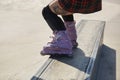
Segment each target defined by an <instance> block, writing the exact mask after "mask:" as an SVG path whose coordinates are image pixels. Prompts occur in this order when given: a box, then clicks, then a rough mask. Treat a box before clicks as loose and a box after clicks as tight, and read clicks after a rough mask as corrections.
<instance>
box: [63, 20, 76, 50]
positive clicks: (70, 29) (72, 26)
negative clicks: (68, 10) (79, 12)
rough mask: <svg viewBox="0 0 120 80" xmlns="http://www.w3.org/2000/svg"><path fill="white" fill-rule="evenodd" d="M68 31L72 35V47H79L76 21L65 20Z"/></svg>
mask: <svg viewBox="0 0 120 80" xmlns="http://www.w3.org/2000/svg"><path fill="white" fill-rule="evenodd" d="M64 24H65V27H66V30H67V33H68V35H69V37H70V40H71V43H72V46H73V47H72V48H77V46H78V43H77V41H76V40H77V33H76V29H75V21H71V22H64Z"/></svg>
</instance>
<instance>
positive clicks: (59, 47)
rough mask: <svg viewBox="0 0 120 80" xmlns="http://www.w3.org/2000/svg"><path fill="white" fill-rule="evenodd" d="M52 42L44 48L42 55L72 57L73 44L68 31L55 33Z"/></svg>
mask: <svg viewBox="0 0 120 80" xmlns="http://www.w3.org/2000/svg"><path fill="white" fill-rule="evenodd" d="M53 35H54V37H53V40H52V41H51V42H48V43H47V45H46V46H44V47H43V50H42V51H41V55H55V54H59V55H62V54H65V55H68V56H72V43H71V41H70V38H69V36H68V34H67V32H66V31H55V32H54V33H53Z"/></svg>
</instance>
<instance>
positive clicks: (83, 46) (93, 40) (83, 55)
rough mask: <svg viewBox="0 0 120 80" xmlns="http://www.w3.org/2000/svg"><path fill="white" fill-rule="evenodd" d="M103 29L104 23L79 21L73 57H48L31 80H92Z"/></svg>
mask: <svg viewBox="0 0 120 80" xmlns="http://www.w3.org/2000/svg"><path fill="white" fill-rule="evenodd" d="M104 27H105V22H104V21H98V20H82V21H80V22H79V23H78V24H77V25H76V29H77V35H78V39H77V41H78V43H79V46H78V48H77V49H74V50H73V54H74V57H73V58H67V57H60V56H50V58H49V59H48V60H47V61H46V63H45V64H44V65H43V67H42V68H40V70H38V72H37V73H36V74H35V75H34V76H33V77H32V79H31V80H93V79H94V77H93V76H94V75H95V74H94V73H95V72H96V71H97V69H96V66H97V62H98V61H99V55H100V49H101V45H102V40H103V32H104Z"/></svg>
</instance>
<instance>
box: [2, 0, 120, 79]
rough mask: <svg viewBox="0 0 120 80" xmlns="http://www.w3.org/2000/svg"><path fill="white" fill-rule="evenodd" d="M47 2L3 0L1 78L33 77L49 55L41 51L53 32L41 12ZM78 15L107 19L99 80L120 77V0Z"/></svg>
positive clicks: (81, 17)
mask: <svg viewBox="0 0 120 80" xmlns="http://www.w3.org/2000/svg"><path fill="white" fill-rule="evenodd" d="M22 1H23V2H22ZM47 3H49V0H44V1H42V0H40V1H37V0H36V1H34V2H32V0H29V1H26V3H25V0H17V1H15V0H0V80H30V78H31V77H32V76H33V75H34V74H35V73H36V71H37V70H38V69H39V68H40V67H41V66H42V65H43V63H44V62H45V61H46V60H47V58H48V57H49V56H44V57H43V56H41V55H39V52H40V50H41V49H42V46H43V45H45V44H46V42H47V41H48V40H49V36H50V35H51V33H52V32H51V30H50V29H49V27H48V26H47V24H46V23H45V21H44V19H43V18H42V15H41V9H42V8H43V6H44V5H46V4H47ZM26 4H27V5H26ZM39 4H40V5H39ZM75 19H76V22H79V21H80V20H81V19H89V20H103V21H106V28H105V34H104V46H103V47H104V48H103V54H102V58H101V60H100V67H99V71H98V74H99V75H98V77H97V80H120V76H119V75H120V63H119V60H120V31H119V30H120V27H119V25H120V1H119V0H114V1H113V0H104V1H103V10H102V11H100V12H98V13H94V14H87V15H83V14H75Z"/></svg>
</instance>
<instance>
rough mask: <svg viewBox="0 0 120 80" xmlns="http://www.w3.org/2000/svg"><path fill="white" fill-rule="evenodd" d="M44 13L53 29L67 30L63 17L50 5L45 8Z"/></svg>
mask: <svg viewBox="0 0 120 80" xmlns="http://www.w3.org/2000/svg"><path fill="white" fill-rule="evenodd" d="M42 14H43V17H44V19H45V20H46V22H47V23H48V25H49V26H50V28H51V29H52V30H53V31H56V30H57V31H60V30H66V28H65V26H64V23H63V21H62V20H61V18H60V17H58V16H57V14H55V13H53V12H52V11H51V9H50V8H49V6H47V7H44V8H43V10H42Z"/></svg>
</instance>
